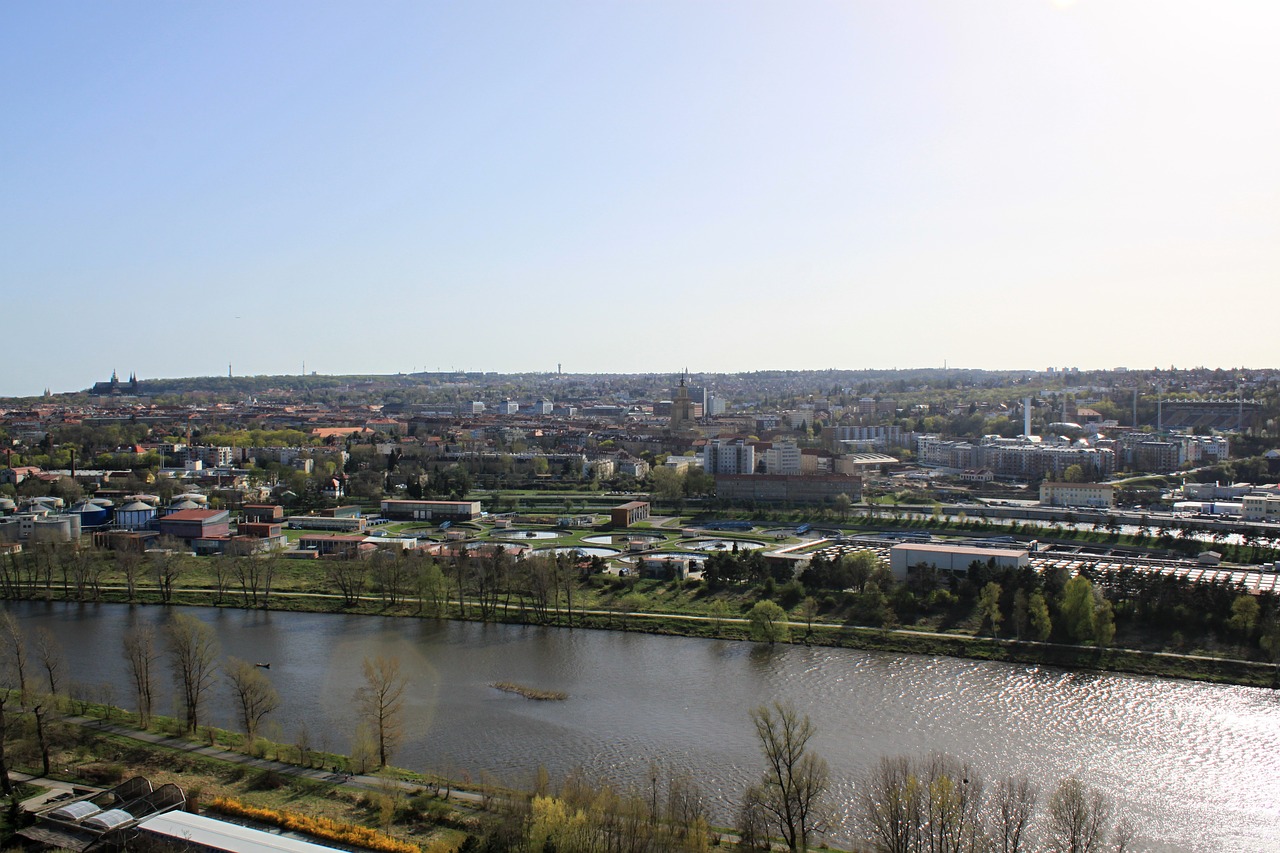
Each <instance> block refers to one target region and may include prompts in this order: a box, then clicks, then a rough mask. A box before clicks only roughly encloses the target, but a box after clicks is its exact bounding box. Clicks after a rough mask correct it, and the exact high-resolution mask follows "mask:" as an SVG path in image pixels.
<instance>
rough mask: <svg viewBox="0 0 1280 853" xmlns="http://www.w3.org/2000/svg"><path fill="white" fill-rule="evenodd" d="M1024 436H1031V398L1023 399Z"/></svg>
mask: <svg viewBox="0 0 1280 853" xmlns="http://www.w3.org/2000/svg"><path fill="white" fill-rule="evenodd" d="M1022 434H1023V435H1025V436H1030V435H1031V398H1030V397H1023V398H1022Z"/></svg>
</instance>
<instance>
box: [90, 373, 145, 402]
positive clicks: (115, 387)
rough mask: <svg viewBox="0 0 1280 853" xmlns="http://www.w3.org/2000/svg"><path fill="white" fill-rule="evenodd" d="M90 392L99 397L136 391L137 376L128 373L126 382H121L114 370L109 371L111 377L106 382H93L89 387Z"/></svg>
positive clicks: (135, 392) (134, 392)
mask: <svg viewBox="0 0 1280 853" xmlns="http://www.w3.org/2000/svg"><path fill="white" fill-rule="evenodd" d="M89 393H90V394H94V395H96V396H99V397H107V396H117V397H118V396H120V395H122V394H137V393H138V377H137V375H136V374H133V373H130V374H129V381H128V382H121V381H120V377H119V376H117V375H116V372H115V371H114V370H113V371H111V379H109V380H108V381H106V382H95V383H94V384H93V387H92V388H90V389H89Z"/></svg>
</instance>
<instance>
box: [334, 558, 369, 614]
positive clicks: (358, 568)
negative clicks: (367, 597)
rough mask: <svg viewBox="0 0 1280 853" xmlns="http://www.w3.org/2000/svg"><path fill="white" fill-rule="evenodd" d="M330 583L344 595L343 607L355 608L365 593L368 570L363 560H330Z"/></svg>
mask: <svg viewBox="0 0 1280 853" xmlns="http://www.w3.org/2000/svg"><path fill="white" fill-rule="evenodd" d="M327 575H328V581H329V583H330V584H332V585H333V586H335V587H337V589H338V592H339V593H341V594H342V606H343V607H355V606H356V605H357V604H359V603H360V596H361V595H362V594H363V593H364V585H365V580H366V578H367V575H368V569H367V568H366V567H365V564H364V561H363V560H330V561H329V565H328V572H327Z"/></svg>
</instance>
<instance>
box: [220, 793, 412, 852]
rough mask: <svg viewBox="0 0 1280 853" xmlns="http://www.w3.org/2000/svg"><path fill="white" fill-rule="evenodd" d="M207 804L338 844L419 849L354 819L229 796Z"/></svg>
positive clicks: (405, 850)
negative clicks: (347, 820) (342, 820)
mask: <svg viewBox="0 0 1280 853" xmlns="http://www.w3.org/2000/svg"><path fill="white" fill-rule="evenodd" d="M208 808H210V809H211V810H213V811H216V812H221V813H222V814H227V815H232V816H234V817H242V818H246V819H248V820H253V821H257V822H259V823H266V824H270V825H272V826H278V827H280V828H282V829H288V830H290V831H292V832H301V833H304V834H306V835H311V836H314V837H316V838H324V839H327V840H329V841H336V842H338V843H339V844H347V845H351V846H352V847H363V848H365V849H367V850H377V851H380V853H421V851H420V850H419V849H418V846H417V845H416V844H410V843H409V842H407V841H401V840H400V839H398V838H392V837H391V836H390V835H387V834H386V833H385V832H379V831H378V830H376V829H370V828H369V827H367V826H359V825H357V824H353V823H339V822H338V821H336V820H330V819H329V818H327V817H309V816H307V815H302V814H298V813H296V812H286V811H278V810H276V809H264V808H260V807H258V806H251V805H248V804H246V803H242V802H240V801H239V800H233V799H231V798H230V797H218V798H217V799H215V800H213V801H212V802H210V803H209V806H208Z"/></svg>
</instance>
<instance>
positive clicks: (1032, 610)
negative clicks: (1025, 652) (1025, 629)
mask: <svg viewBox="0 0 1280 853" xmlns="http://www.w3.org/2000/svg"><path fill="white" fill-rule="evenodd" d="M1027 614H1028V616H1029V617H1030V620H1031V636H1033V637H1035V638H1036V639H1037V640H1039V641H1040V642H1042V643H1043V642H1044V641H1045V640H1047V639H1049V635H1050V634H1051V633H1053V622H1052V620H1050V618H1049V603H1048V602H1047V601H1045V598H1044V593H1042V592H1038V591H1037V592H1033V593H1031V595H1030V596H1028V598H1027Z"/></svg>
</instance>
